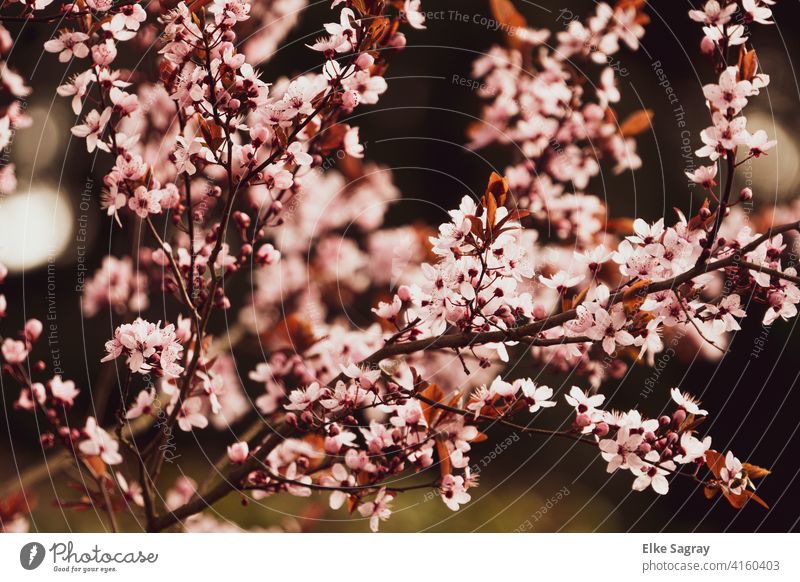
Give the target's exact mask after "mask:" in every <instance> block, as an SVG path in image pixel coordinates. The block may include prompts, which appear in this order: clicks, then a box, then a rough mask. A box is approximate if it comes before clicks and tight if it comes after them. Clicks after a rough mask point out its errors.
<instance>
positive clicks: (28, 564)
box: [19, 542, 45, 570]
mask: <svg viewBox="0 0 800 582" xmlns="http://www.w3.org/2000/svg"><path fill="white" fill-rule="evenodd" d="M44 554H45V551H44V546H43V545H42V544H40V543H39V542H30V543H27V544H25V545H24V546H22V549H21V550H20V551H19V563H20V564H22V567H23V568H25V569H26V570H35V569H36V568H38V567H39V566H41V565H42V562H43V561H44Z"/></svg>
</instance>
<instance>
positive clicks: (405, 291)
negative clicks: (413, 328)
mask: <svg viewBox="0 0 800 582" xmlns="http://www.w3.org/2000/svg"><path fill="white" fill-rule="evenodd" d="M397 296H398V297H399V298H400V301H402V302H403V303H406V302H408V301H411V289H409V288H408V286H407V285H400V287H398V288H397Z"/></svg>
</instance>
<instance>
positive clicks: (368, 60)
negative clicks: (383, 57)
mask: <svg viewBox="0 0 800 582" xmlns="http://www.w3.org/2000/svg"><path fill="white" fill-rule="evenodd" d="M374 62H375V59H374V58H372V55H371V54H369V53H361V54H360V55H358V58H357V59H356V67H358V68H359V69H368V68H370V67H371V66H372V65H373V63H374Z"/></svg>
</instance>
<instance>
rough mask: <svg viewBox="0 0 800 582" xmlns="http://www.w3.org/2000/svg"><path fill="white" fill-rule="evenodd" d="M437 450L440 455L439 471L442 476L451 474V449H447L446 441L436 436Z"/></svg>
mask: <svg viewBox="0 0 800 582" xmlns="http://www.w3.org/2000/svg"><path fill="white" fill-rule="evenodd" d="M436 452H437V453H438V455H439V472H440V473H441V475H442V477H444V476H446V475H450V474H451V473H452V472H453V463H452V462H451V461H450V451H448V450H447V445H446V444H445V441H444V440H442V439H440V438H438V437H437V438H436Z"/></svg>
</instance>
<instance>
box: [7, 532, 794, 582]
mask: <svg viewBox="0 0 800 582" xmlns="http://www.w3.org/2000/svg"><path fill="white" fill-rule="evenodd" d="M798 541H800V538H798V537H797V535H794V534H4V535H0V572H2V579H3V580H9V581H15V582H16V581H17V580H66V579H72V580H82V579H86V578H89V579H92V580H109V581H115V582H123V581H129V580H130V581H137V582H141V581H143V580H147V579H148V578H151V579H156V578H157V579H158V580H164V579H169V577H175V579H180V580H186V579H191V580H197V581H199V582H205V581H207V580H209V581H211V580H234V579H239V580H244V579H253V578H254V576H257V577H258V578H260V579H264V580H270V579H276V578H278V577H283V576H293V577H299V579H300V580H310V579H313V578H319V579H323V580H325V581H326V582H340V581H342V582H344V581H347V582H353V581H354V580H358V579H359V578H361V577H369V578H374V579H379V580H381V579H386V580H389V581H392V580H396V579H400V577H402V578H404V579H413V580H420V579H421V580H434V579H436V578H439V577H447V578H449V579H462V580H479V579H482V578H483V579H490V580H501V579H507V578H509V577H514V578H517V579H520V578H521V579H523V580H533V579H534V578H541V577H542V576H548V575H550V576H559V577H561V578H559V579H566V580H579V579H581V578H584V577H585V578H591V579H605V578H611V577H613V578H616V579H621V580H631V579H633V580H651V579H663V578H666V577H674V576H676V575H680V576H685V577H689V578H692V579H696V580H716V579H718V580H725V581H726V582H730V581H731V580H748V581H750V582H752V581H753V580H794V581H796V580H800V567H798V565H799V564H800V552H798ZM564 576H566V578H563V577H564ZM154 577H155V578H154Z"/></svg>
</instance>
